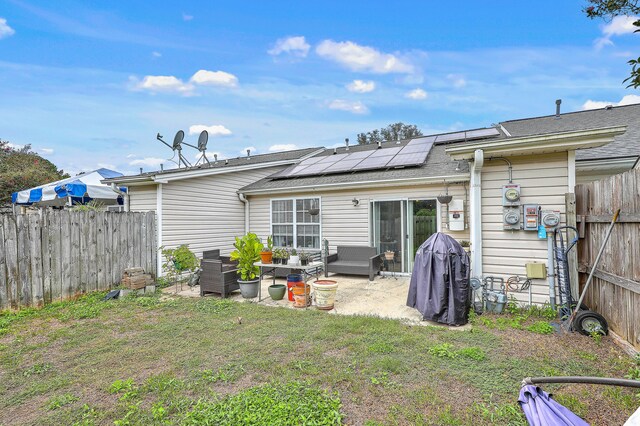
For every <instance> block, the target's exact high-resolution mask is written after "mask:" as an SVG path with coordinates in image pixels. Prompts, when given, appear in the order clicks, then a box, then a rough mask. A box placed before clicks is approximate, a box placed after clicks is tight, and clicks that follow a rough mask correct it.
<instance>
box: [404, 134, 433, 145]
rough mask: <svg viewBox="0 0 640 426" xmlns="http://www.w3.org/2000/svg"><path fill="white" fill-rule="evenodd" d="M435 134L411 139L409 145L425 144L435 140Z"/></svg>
mask: <svg viewBox="0 0 640 426" xmlns="http://www.w3.org/2000/svg"><path fill="white" fill-rule="evenodd" d="M435 140H436V137H435V136H425V137H422V138H415V139H411V140H410V141H409V143H408V144H407V145H425V144H429V143H433V142H435Z"/></svg>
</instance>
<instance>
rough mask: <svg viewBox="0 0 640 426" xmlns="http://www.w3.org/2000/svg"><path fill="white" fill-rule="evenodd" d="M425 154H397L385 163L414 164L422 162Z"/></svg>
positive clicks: (394, 164) (389, 165)
mask: <svg viewBox="0 0 640 426" xmlns="http://www.w3.org/2000/svg"><path fill="white" fill-rule="evenodd" d="M426 158H427V156H426V155H425V154H424V153H422V152H415V153H410V154H398V155H396V156H395V157H393V159H392V160H391V161H389V162H388V163H387V167H400V166H415V165H417V164H422V163H424V160H425V159H426Z"/></svg>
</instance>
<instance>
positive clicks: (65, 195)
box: [11, 169, 126, 207]
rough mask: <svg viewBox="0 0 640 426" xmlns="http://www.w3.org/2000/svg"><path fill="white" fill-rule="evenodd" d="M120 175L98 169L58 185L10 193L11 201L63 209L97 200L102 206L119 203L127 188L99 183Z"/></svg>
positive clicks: (47, 185)
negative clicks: (114, 187)
mask: <svg viewBox="0 0 640 426" xmlns="http://www.w3.org/2000/svg"><path fill="white" fill-rule="evenodd" d="M119 176H122V173H118V172H115V171H113V170H109V169H97V170H93V171H91V172H86V173H81V174H79V175H77V176H73V177H70V178H67V179H62V180H59V181H57V182H51V183H47V184H44V185H40V186H36V187H35V188H31V189H25V190H23V191H19V192H14V193H13V194H11V202H12V203H13V204H16V205H22V206H30V205H32V204H36V205H38V206H45V207H46V206H63V205H65V204H85V203H88V202H89V201H91V200H98V201H100V202H101V203H103V204H105V205H110V204H111V205H112V204H122V203H123V200H122V192H124V191H126V188H117V190H114V189H113V188H112V187H111V186H109V185H105V184H103V183H101V181H102V180H103V179H108V178H113V177H119Z"/></svg>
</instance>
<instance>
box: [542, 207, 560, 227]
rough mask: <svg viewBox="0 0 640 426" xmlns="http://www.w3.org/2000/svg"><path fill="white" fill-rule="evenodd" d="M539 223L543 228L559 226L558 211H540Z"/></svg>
mask: <svg viewBox="0 0 640 426" xmlns="http://www.w3.org/2000/svg"><path fill="white" fill-rule="evenodd" d="M540 222H542V225H544V227H545V228H555V227H556V226H558V225H559V224H560V210H542V211H541V212H540Z"/></svg>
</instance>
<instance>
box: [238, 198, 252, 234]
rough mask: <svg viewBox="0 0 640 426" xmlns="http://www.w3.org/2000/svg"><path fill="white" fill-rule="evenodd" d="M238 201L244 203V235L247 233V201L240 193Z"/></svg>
mask: <svg viewBox="0 0 640 426" xmlns="http://www.w3.org/2000/svg"><path fill="white" fill-rule="evenodd" d="M238 199H239V200H240V201H242V202H243V203H244V233H245V234H248V233H249V200H248V199H247V197H245V195H244V194H243V193H242V192H238Z"/></svg>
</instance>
